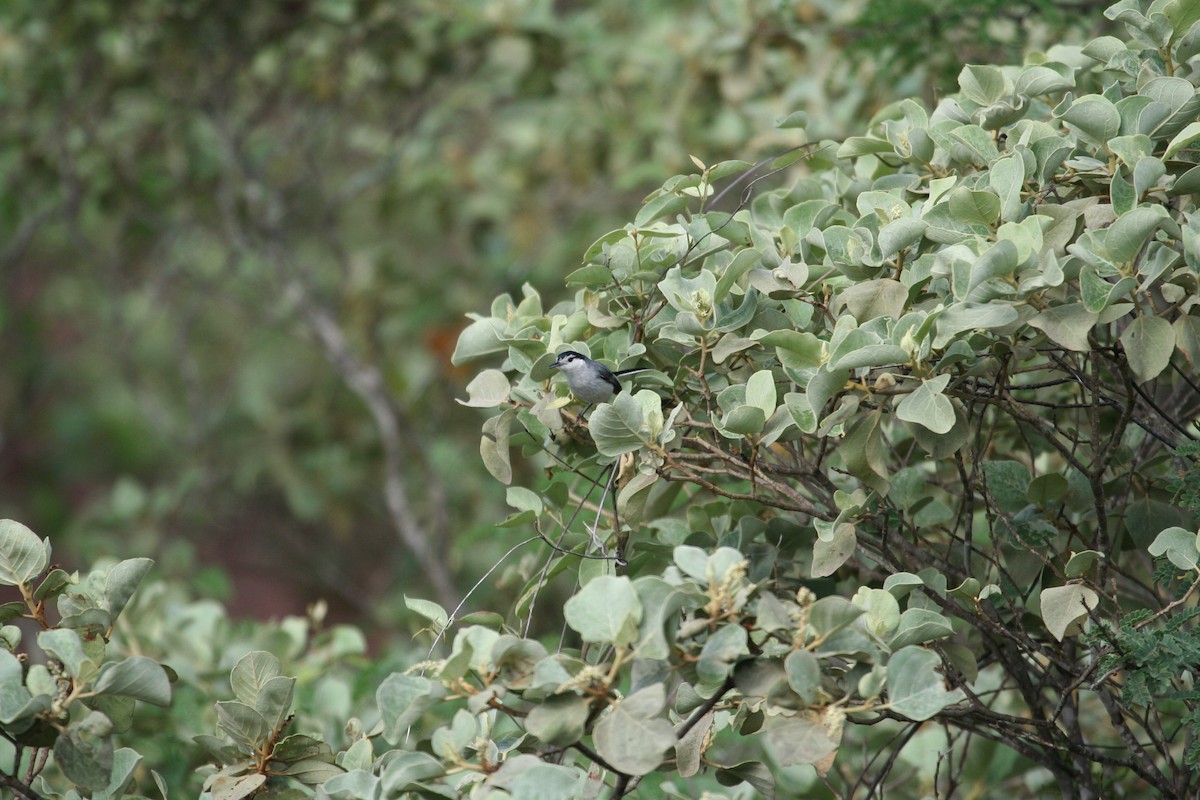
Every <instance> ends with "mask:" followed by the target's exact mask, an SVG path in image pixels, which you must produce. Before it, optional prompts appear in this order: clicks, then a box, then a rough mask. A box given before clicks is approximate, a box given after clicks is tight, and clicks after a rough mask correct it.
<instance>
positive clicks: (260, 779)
mask: <svg viewBox="0 0 1200 800" xmlns="http://www.w3.org/2000/svg"><path fill="white" fill-rule="evenodd" d="M266 782H267V776H266V775H264V774H262V773H261V772H253V773H251V774H249V775H218V776H216V777H215V778H213V782H212V786H211V787H210V788H209V792H210V793H211V794H212V800H242V798H243V797H249V796H250V795H252V794H254V793H255V792H257V791H258V790H259V789H260V788H261V787H262V785H263V784H264V783H266Z"/></svg>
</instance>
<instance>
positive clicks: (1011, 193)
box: [988, 155, 1025, 220]
mask: <svg viewBox="0 0 1200 800" xmlns="http://www.w3.org/2000/svg"><path fill="white" fill-rule="evenodd" d="M1024 183H1025V160H1024V159H1022V158H1021V157H1020V156H1018V155H1011V156H1004V157H1003V158H998V159H996V161H995V162H993V163H992V165H991V168H990V169H988V185H989V186H990V187H991V188H992V191H994V192H995V193H996V195H997V196H998V197H999V198H1000V218H1001V219H1004V220H1018V219H1020V217H1021V209H1022V202H1021V187H1022V186H1023V185H1024Z"/></svg>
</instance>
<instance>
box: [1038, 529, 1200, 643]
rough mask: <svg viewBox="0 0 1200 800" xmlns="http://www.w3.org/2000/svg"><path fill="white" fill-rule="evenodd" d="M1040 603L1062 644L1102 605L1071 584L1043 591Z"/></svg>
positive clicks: (1088, 592) (1087, 591) (1044, 617)
mask: <svg viewBox="0 0 1200 800" xmlns="http://www.w3.org/2000/svg"><path fill="white" fill-rule="evenodd" d="M1193 549H1194V546H1193ZM1040 603H1041V609H1042V621H1043V622H1044V623H1046V630H1048V631H1050V633H1051V635H1053V636H1054V638H1055V639H1057V640H1058V641H1060V642H1061V641H1062V640H1063V639H1064V638H1065V637H1067V636H1074V635H1075V634H1077V633H1078V632H1079V623H1080V622H1081V621H1082V620H1084V619H1087V616H1088V611H1089V610H1091V609H1095V608H1096V607H1097V606H1098V605H1099V604H1100V596H1099V595H1098V594H1096V593H1095V592H1094V591H1092V590H1091V589H1089V588H1087V587H1086V586H1081V585H1080V584H1078V583H1069V584H1067V585H1066V586H1054V587H1051V588H1049V589H1043V590H1042V595H1041V600H1040Z"/></svg>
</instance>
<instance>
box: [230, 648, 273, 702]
mask: <svg viewBox="0 0 1200 800" xmlns="http://www.w3.org/2000/svg"><path fill="white" fill-rule="evenodd" d="M281 670H282V667H281V665H280V663H279V659H278V658H276V657H275V656H274V655H273V654H271V653H268V652H266V651H264V650H255V651H253V652H250V653H247V654H246V655H244V656H242V657H241V658H239V659H238V661H237V663H236V664H234V665H233V670H232V672H231V673H230V676H229V682H230V685H231V686H232V687H233V696H234V697H236V698H237V699H238V700H239V701H240V702H242V703H244V704H246V705H248V706H253V705H254V701H255V699H256V698H257V697H258V693H259V691H260V690H261V689H262V687H263V686H265V685H266V683H267V681H269V680H271V679H272V678H274V677H276V676H277V675H279V674H281Z"/></svg>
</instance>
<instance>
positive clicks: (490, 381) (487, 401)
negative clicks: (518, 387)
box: [454, 369, 512, 408]
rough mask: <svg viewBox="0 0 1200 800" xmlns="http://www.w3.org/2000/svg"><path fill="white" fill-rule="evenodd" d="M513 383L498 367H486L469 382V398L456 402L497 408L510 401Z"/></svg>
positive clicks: (477, 406)
mask: <svg viewBox="0 0 1200 800" xmlns="http://www.w3.org/2000/svg"><path fill="white" fill-rule="evenodd" d="M511 391H512V385H511V384H510V383H509V382H508V376H507V375H505V374H504V373H503V372H501V371H500V370H498V369H485V370H484V371H483V372H481V373H479V374H478V375H476V376H475V378H474V379H473V380H472V381H471V382H470V383H468V384H467V399H466V400H459V399H458V398H455V399H454V402H456V403H458V404H459V405H463V406H470V407H471V408H495V407H496V406H499V405H503V404H504V403H506V402H508V395H509V392H511Z"/></svg>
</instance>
